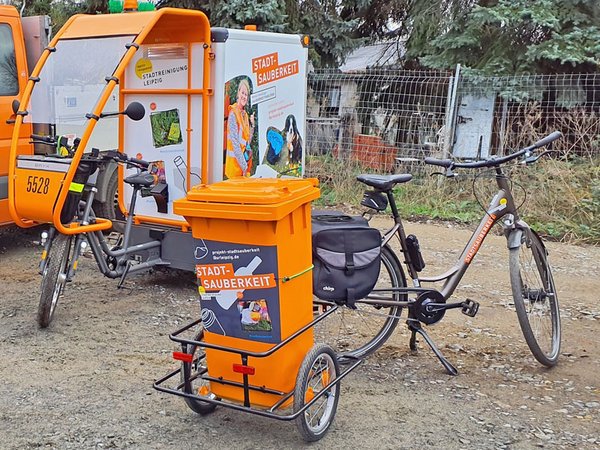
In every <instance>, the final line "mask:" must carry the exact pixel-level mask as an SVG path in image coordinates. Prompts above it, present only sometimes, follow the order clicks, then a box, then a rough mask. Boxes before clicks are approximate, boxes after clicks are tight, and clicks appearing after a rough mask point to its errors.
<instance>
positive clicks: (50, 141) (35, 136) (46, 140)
mask: <svg viewBox="0 0 600 450" xmlns="http://www.w3.org/2000/svg"><path fill="white" fill-rule="evenodd" d="M31 139H32V140H33V141H40V142H41V143H44V144H48V145H56V138H54V137H53V136H42V135H41V134H32V135H31Z"/></svg>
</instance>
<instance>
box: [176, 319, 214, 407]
mask: <svg viewBox="0 0 600 450" xmlns="http://www.w3.org/2000/svg"><path fill="white" fill-rule="evenodd" d="M203 336H204V330H200V331H199V332H198V334H197V335H196V337H194V340H195V341H201V340H202V338H203ZM190 347H191V348H190V349H189V350H188V352H189V353H191V354H192V355H194V360H193V361H192V362H191V363H188V362H182V363H181V371H180V374H181V382H182V383H183V388H182V389H183V392H185V393H186V394H194V395H204V396H207V395H208V396H211V398H215V399H216V398H217V397H215V396H214V394H211V393H210V391H209V384H208V381H206V380H204V379H202V377H201V376H198V377H197V378H196V379H194V380H190V378H186V377H185V373H186V371H187V373H189V376H190V377H193V376H194V375H197V374H198V368H199V364H200V362H199V361H198V359H199V358H201V357H203V353H204V351H203V349H202V348H201V347H199V346H197V345H192V346H190ZM183 399H184V400H185V403H186V404H187V405H188V407H189V408H190V409H191V410H192V411H194V412H195V413H198V414H201V415H206V414H210V413H211V412H213V411H214V410H215V408H216V407H217V405H215V404H214V403H209V402H203V401H202V400H197V399H195V398H189V397H184V398H183Z"/></svg>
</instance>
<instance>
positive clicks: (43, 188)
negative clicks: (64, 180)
mask: <svg viewBox="0 0 600 450" xmlns="http://www.w3.org/2000/svg"><path fill="white" fill-rule="evenodd" d="M49 186H50V178H46V177H36V176H33V175H30V176H28V177H27V192H32V193H34V194H47V193H48V188H49Z"/></svg>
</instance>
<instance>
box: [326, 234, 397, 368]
mask: <svg viewBox="0 0 600 450" xmlns="http://www.w3.org/2000/svg"><path fill="white" fill-rule="evenodd" d="M399 287H406V278H405V277H404V273H403V272H402V269H401V268H400V264H399V263H398V260H397V258H396V256H395V254H394V253H393V251H392V250H391V249H390V248H389V247H388V246H387V245H385V246H383V247H382V248H381V270H380V273H379V279H378V280H377V284H376V285H375V288H374V290H377V289H387V290H388V291H387V292H381V293H376V292H372V293H371V294H370V295H369V296H367V298H366V299H361V300H356V303H355V309H353V308H350V307H347V306H339V307H338V309H337V311H335V312H334V313H332V314H331V315H329V317H327V318H325V320H322V321H321V322H319V323H318V324H317V325H316V326H315V334H316V337H315V340H317V341H319V342H326V343H327V344H329V345H331V346H332V347H333V348H334V349H335V350H336V351H337V353H338V355H339V356H340V357H341V358H343V357H344V356H349V357H356V358H362V357H365V356H368V355H370V354H372V353H373V352H374V351H375V350H377V349H378V348H379V347H381V346H382V345H383V344H384V342H385V341H386V340H387V339H388V338H389V337H390V336H391V334H392V333H393V331H394V329H395V328H396V325H397V324H398V320H399V318H400V313H401V312H402V306H400V305H394V306H384V305H381V304H377V303H376V302H375V303H373V301H374V300H376V299H377V298H379V299H381V298H383V297H385V299H386V300H393V301H396V302H400V301H404V300H406V294H400V293H398V292H392V291H390V288H399ZM366 300H368V301H369V303H367V302H366Z"/></svg>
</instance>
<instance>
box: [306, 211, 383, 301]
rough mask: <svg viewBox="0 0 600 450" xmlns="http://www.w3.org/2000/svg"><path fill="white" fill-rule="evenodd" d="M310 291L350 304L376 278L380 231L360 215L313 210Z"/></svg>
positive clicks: (359, 296)
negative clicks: (312, 269) (311, 289)
mask: <svg viewBox="0 0 600 450" xmlns="http://www.w3.org/2000/svg"><path fill="white" fill-rule="evenodd" d="M312 239H313V244H312V251H313V264H314V273H313V293H314V295H316V296H317V297H319V298H320V299H322V300H329V301H335V302H336V303H338V304H342V305H343V304H346V305H348V306H350V307H354V302H355V300H358V299H361V298H365V297H366V296H367V295H368V294H369V293H370V292H371V291H372V290H373V288H374V287H375V284H376V283H377V279H378V278H379V269H380V262H381V234H380V233H379V230H377V229H375V228H371V227H369V224H368V222H367V220H366V219H365V218H364V217H361V216H348V215H344V214H341V213H337V212H331V211H316V212H313V216H312Z"/></svg>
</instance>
